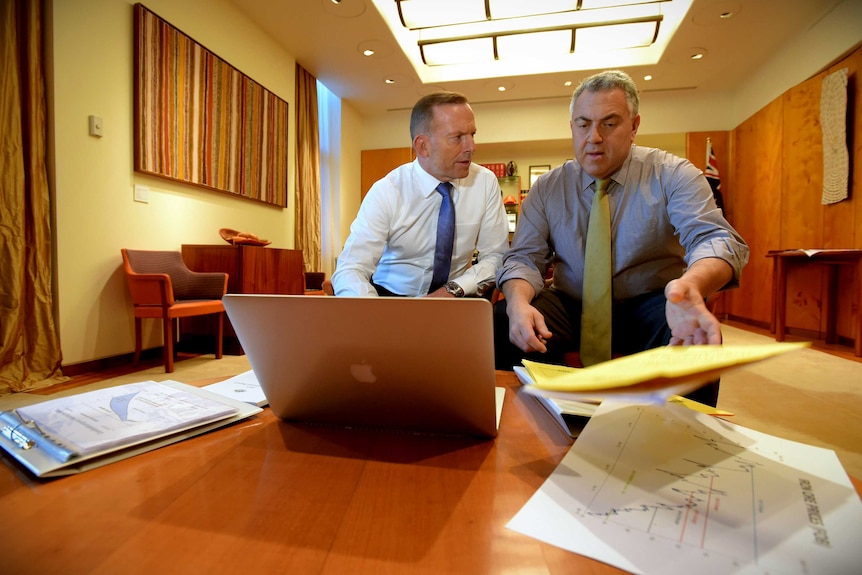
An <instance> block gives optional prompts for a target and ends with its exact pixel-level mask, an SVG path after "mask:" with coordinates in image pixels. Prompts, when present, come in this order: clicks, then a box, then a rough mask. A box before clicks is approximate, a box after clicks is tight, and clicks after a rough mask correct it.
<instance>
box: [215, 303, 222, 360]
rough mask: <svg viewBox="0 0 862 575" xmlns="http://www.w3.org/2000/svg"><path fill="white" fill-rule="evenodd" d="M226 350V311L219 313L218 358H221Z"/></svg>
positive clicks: (217, 332) (217, 331) (217, 333)
mask: <svg viewBox="0 0 862 575" xmlns="http://www.w3.org/2000/svg"><path fill="white" fill-rule="evenodd" d="M223 351H224V312H220V313H219V314H218V330H216V355H215V356H216V359H221V357H222V352H223Z"/></svg>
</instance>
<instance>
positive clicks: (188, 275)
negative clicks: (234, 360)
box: [120, 249, 228, 373]
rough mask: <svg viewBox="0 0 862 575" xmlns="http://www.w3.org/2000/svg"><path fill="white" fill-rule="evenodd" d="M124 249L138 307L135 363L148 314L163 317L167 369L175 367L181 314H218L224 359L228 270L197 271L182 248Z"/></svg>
mask: <svg viewBox="0 0 862 575" xmlns="http://www.w3.org/2000/svg"><path fill="white" fill-rule="evenodd" d="M120 253H122V254H123V269H124V270H125V272H126V280H127V282H128V285H129V292H130V293H131V296H132V304H133V305H134V311H135V359H134V361H135V364H136V365H137V363H138V362H139V361H140V359H141V346H142V325H141V320H143V319H144V318H153V319H161V320H162V335H163V338H164V352H163V355H164V362H165V373H171V372H173V371H174V339H175V335H174V320H176V319H178V318H188V317H190V316H209V315H217V317H218V319H217V322H218V327H217V329H216V336H215V346H216V351H215V357H216V359H221V357H222V350H223V344H222V339H223V338H222V336H223V335H224V315H225V314H224V304H222V301H221V297H222V296H223V295H224V294H225V293H227V286H228V277H227V274H225V273H197V272H193V271H192V270H190V269H189V268H188V267H187V266H186V264H185V262H184V261H183V258H182V256H181V255H180V252H173V251H146V250H127V249H122V250H120ZM201 319H207V318H201ZM207 324H208V326H205V327H208V328H209V329H208V330H206V332H205V333H208V334H210V337H212V322H211V321H210V322H207Z"/></svg>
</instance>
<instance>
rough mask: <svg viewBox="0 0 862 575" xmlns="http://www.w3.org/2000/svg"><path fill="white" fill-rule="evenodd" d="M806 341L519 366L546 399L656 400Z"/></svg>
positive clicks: (652, 351) (679, 348)
mask: <svg viewBox="0 0 862 575" xmlns="http://www.w3.org/2000/svg"><path fill="white" fill-rule="evenodd" d="M809 345H810V343H809V342H799V343H772V344H765V345H684V346H664V347H657V348H654V349H649V350H647V351H642V352H640V353H635V354H632V355H627V356H624V357H620V358H617V359H613V360H611V361H606V362H604V363H599V364H597V365H593V366H590V367H585V368H581V369H575V368H571V367H565V366H560V365H550V364H544V363H538V362H535V361H528V360H524V361H523V364H524V367H526V368H527V371H528V372H529V374H530V377H531V378H532V379H533V381H534V382H535V388H536V391H538V392H539V393H542V394H543V395H546V396H548V397H559V398H561V399H577V400H582V401H583V400H590V399H592V400H596V399H599V400H600V399H603V398H606V397H611V396H628V397H632V396H635V395H636V396H637V397H638V400H641V401H646V402H656V403H662V402H664V401H666V400H667V398H669V397H670V396H673V395H685V394H686V393H689V392H691V391H694V390H695V389H697V388H698V387H701V386H703V385H704V384H706V383H709V382H710V381H714V380H715V379H717V378H718V377H719V375H720V374H721V373H723V372H725V371H727V370H729V369H732V368H734V367H740V366H743V365H747V364H749V363H753V362H755V361H760V360H763V359H767V358H770V357H772V356H775V355H778V354H781V353H786V352H788V351H793V350H796V349H800V348H803V347H807V346H809Z"/></svg>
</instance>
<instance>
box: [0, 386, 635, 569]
mask: <svg viewBox="0 0 862 575" xmlns="http://www.w3.org/2000/svg"><path fill="white" fill-rule="evenodd" d="M497 379H498V385H501V386H505V387H506V388H507V392H506V399H505V403H504V407H503V414H502V423H501V426H500V433H499V436H498V437H497V438H496V439H495V440H492V441H479V440H470V439H456V438H443V437H429V436H414V435H408V434H397V433H381V432H372V431H360V430H346V429H335V428H329V427H319V426H309V425H299V424H291V423H286V422H283V421H279V420H278V419H276V418H275V417H274V416H273V415H272V413H271V412H270V410H269V409H266V410H264V412H263V413H261V414H259V415H257V416H255V417H254V418H252V419H250V420H247V421H244V422H240V423H238V424H235V425H233V426H230V427H227V428H223V429H220V430H217V431H214V432H211V433H209V434H206V435H203V436H198V437H195V438H192V439H189V440H186V441H183V442H180V443H177V444H174V445H170V446H168V447H164V448H162V449H159V450H156V451H152V452H149V453H146V454H143V455H139V456H137V457H133V458H130V459H127V460H124V461H120V462H117V463H113V464H110V465H108V466H105V467H102V468H99V469H94V470H91V471H87V472H85V473H83V474H80V475H74V476H68V477H63V478H59V479H54V480H36V479H34V478H33V476H32V475H29V474H28V473H27V471H26V470H24V469H23V468H21V467H20V466H18V465H17V464H16V463H15V462H13V461H12V460H10V459H9V458H8V457H6V456H4V463H5V465H0V509H2V511H0V517H2V525H3V526H4V529H3V533H2V535H0V573H64V574H72V573H156V572H158V573H174V572H176V573H198V572H200V573H207V572H227V573H234V572H241V571H246V572H250V573H339V574H342V573H351V574H352V573H374V574H378V573H400V572H409V573H471V574H475V573H502V572H518V573H528V572H529V573H533V572H542V573H544V572H556V573H563V572H569V573H570V572H573V571H577V572H578V573H619V572H620V571H618V570H617V569H615V568H612V567H609V566H607V565H604V564H602V563H598V562H596V561H593V560H591V559H587V558H585V557H582V556H579V555H576V554H573V553H569V552H566V551H563V550H560V549H557V548H555V547H552V546H550V545H546V544H544V543H541V542H539V541H537V540H534V539H532V538H530V537H527V536H524V535H521V534H519V533H516V532H513V531H510V530H508V529H506V527H505V525H506V523H507V522H508V521H509V520H510V519H511V518H512V517H513V516H514V515H515V514H516V513H517V512H518V510H519V509H520V508H521V507H522V506H523V505H524V504H525V503H526V502H527V500H528V499H529V498H530V496H531V495H533V493H534V492H535V491H536V490H537V489H538V488H539V487H540V486H541V485H542V483H543V482H544V480H545V479H546V478H547V477H548V476H549V475H550V474H551V472H552V471H553V470H554V468H555V467H556V466H557V464H558V463H559V462H560V460H561V459H562V458H563V456H564V455H565V453H566V452H567V451H568V449H569V447H570V446H571V440H570V439H569V438H568V436H567V435H565V434H564V433H563V432H562V430H560V429H559V428H558V427H557V426H556V424H555V423H554V422H553V421H552V420H551V419H550V417H549V416H548V415H547V414H546V413H545V412H544V411H543V409H542V408H541V407H540V406H539V405H538V404H537V403H536V402H535V400H534V399H533V398H531V397H529V396H525V395H524V394H519V393H517V389H518V388H519V385H518V384H517V380H516V379H515V377H514V376H513V375H512V374H511V373H504V372H499V373H498V376H497ZM201 383H206V382H201Z"/></svg>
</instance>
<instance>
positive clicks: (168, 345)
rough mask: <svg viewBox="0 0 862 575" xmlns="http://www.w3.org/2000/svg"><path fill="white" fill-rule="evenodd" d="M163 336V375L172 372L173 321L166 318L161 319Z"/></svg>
mask: <svg viewBox="0 0 862 575" xmlns="http://www.w3.org/2000/svg"><path fill="white" fill-rule="evenodd" d="M162 326H163V330H162V331H163V335H162V337H163V338H164V340H165V345H164V352H163V354H164V357H165V373H173V372H174V320H173V318H169V317H166V318H164V319H162Z"/></svg>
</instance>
